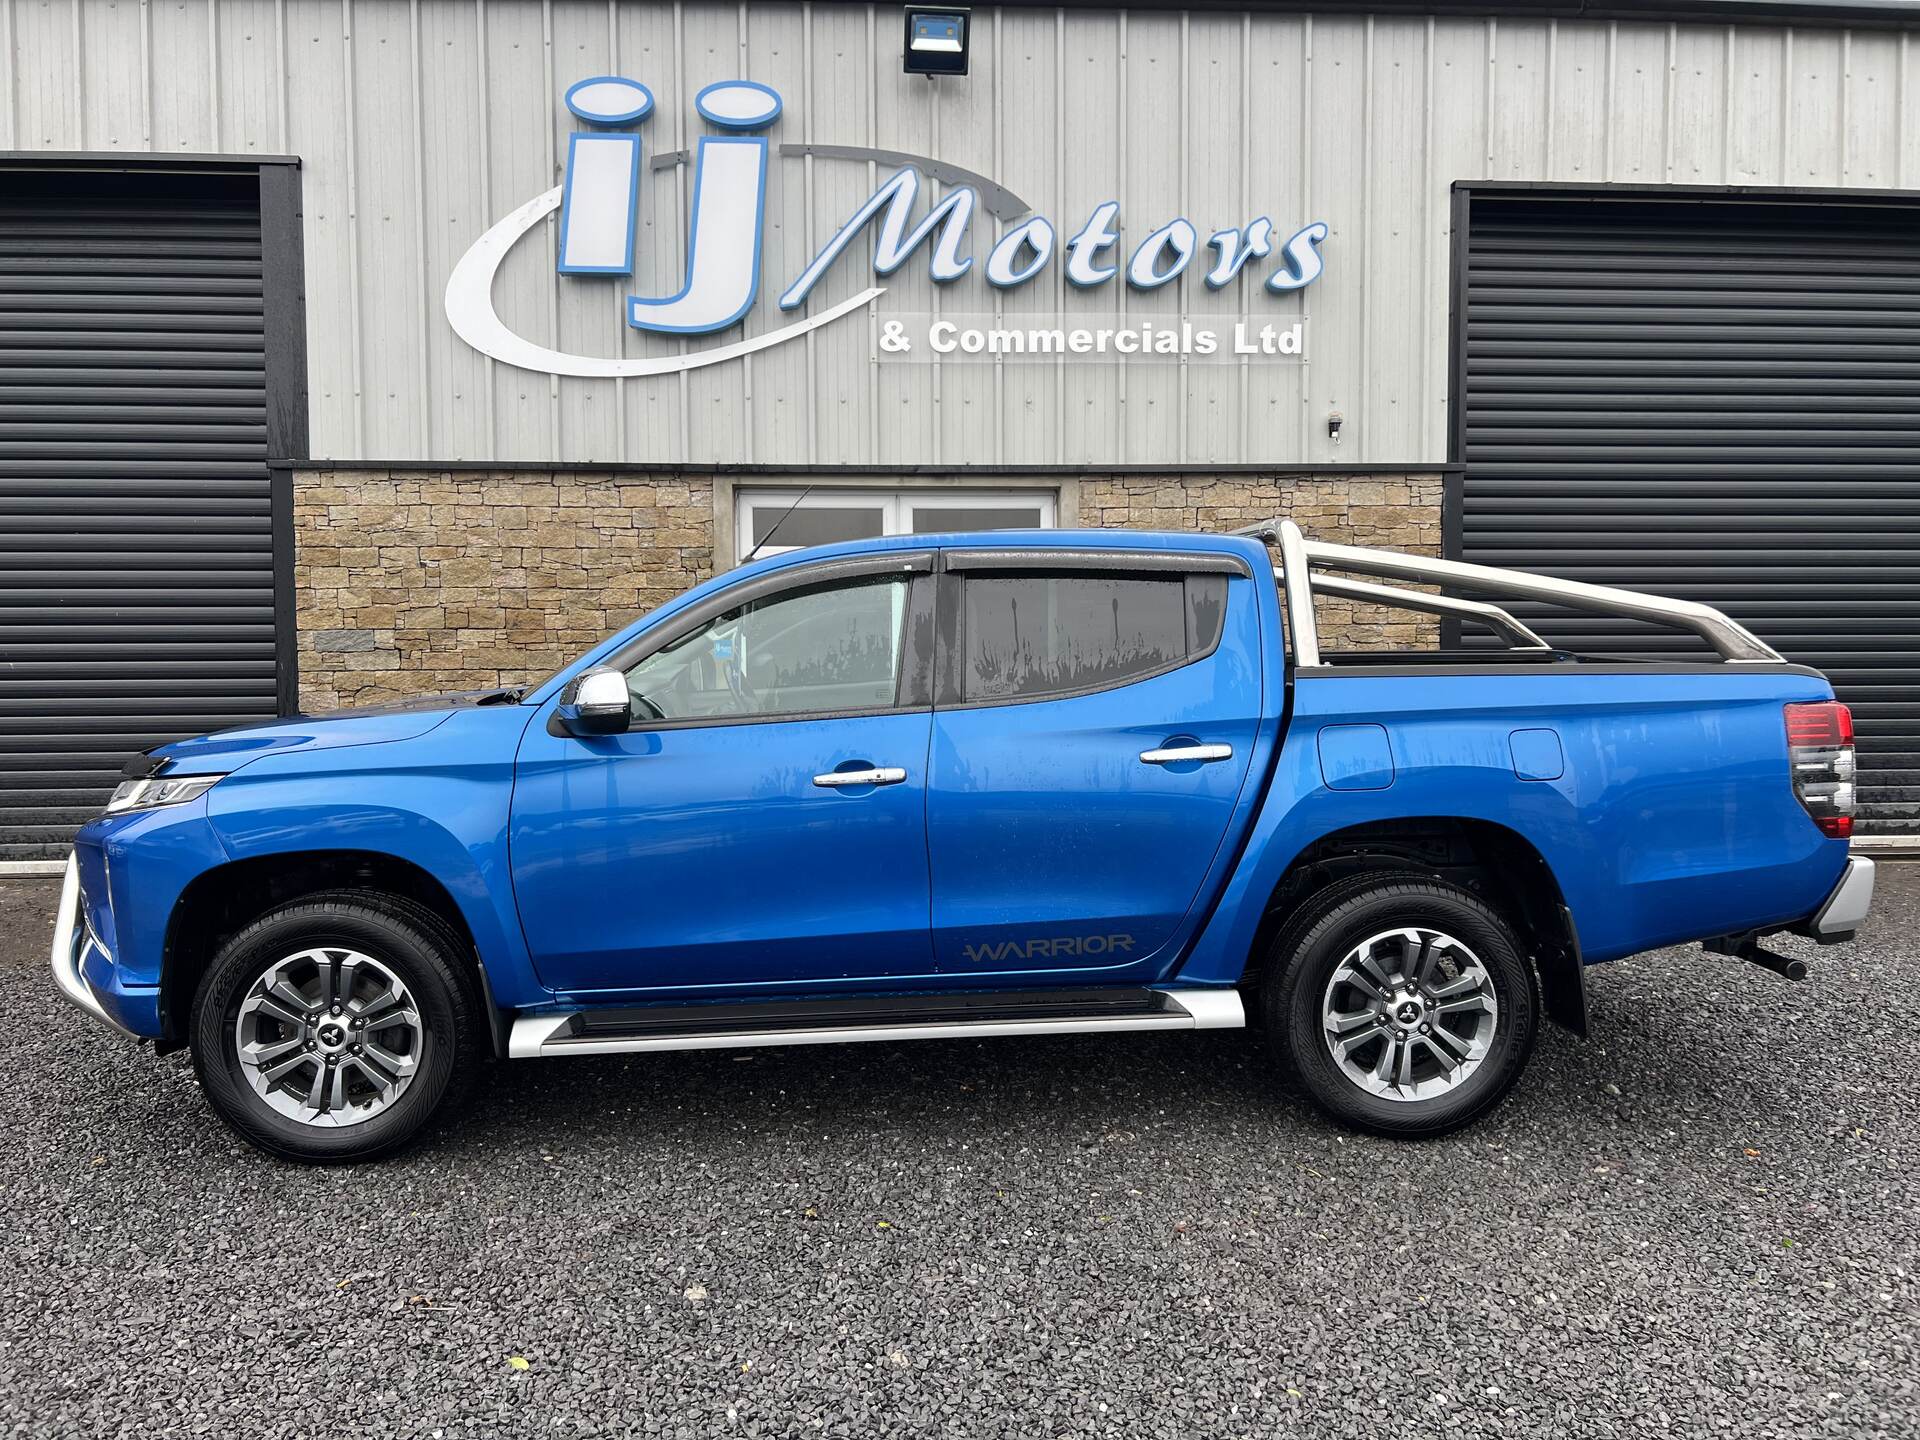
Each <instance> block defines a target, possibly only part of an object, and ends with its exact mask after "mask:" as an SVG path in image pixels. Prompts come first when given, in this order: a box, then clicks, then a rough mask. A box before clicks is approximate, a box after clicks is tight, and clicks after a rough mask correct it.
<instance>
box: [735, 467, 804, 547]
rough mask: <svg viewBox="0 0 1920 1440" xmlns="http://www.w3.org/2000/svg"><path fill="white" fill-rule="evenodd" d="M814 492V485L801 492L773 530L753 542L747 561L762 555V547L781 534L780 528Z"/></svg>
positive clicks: (775, 522)
mask: <svg viewBox="0 0 1920 1440" xmlns="http://www.w3.org/2000/svg"><path fill="white" fill-rule="evenodd" d="M813 492H814V486H812V485H809V486H807V488H806V489H804V490H802V491H801V492H800V497H799V499H797V500H795V501H794V502H793V503H792V504H791V505H789V506H787V508H786V510H785V511H784V512H782V514H781V516H780V518H779V519H778V520H776V521H774V522H773V528H772V529H771V530H769V531H767V533H766V534H764V535H762V536H761V537H760V538H759V539H758V540H756V541H754V542H753V548H752V549H751V550H749V551H747V560H751V559H753V557H754V556H756V555H758V554H759V553H760V547H761V546H762V545H764V544H766V543H767V542H768V541H769V540H771V539H773V537H774V536H776V535H778V534H779V533H780V527H781V526H782V525H784V524H786V523H787V516H789V515H791V514H793V512H794V511H796V510H798V509H799V508H800V501H801V500H804V499H806V498H807V496H809V495H811V494H812V493H813ZM747 560H742V561H741V562H740V563H741V564H742V565H744V564H746V563H747Z"/></svg>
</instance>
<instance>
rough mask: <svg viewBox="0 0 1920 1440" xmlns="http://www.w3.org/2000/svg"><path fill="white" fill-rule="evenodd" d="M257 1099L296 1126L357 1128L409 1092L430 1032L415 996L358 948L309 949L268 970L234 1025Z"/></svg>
mask: <svg viewBox="0 0 1920 1440" xmlns="http://www.w3.org/2000/svg"><path fill="white" fill-rule="evenodd" d="M233 1041H234V1048H235V1053H236V1054H237V1056H238V1058H239V1061H240V1069H241V1072H242V1073H243V1074H244V1075H245V1076H246V1078H247V1082H248V1083H249V1084H250V1085H252V1087H253V1090H254V1093H255V1094H256V1095H258V1096H259V1097H260V1098H261V1099H262V1100H264V1101H265V1102H266V1103H267V1104H268V1105H270V1106H272V1107H273V1108H274V1109H275V1110H276V1111H278V1112H279V1113H280V1114H282V1115H285V1116H286V1117H288V1118H289V1119H292V1120H296V1121H298V1122H300V1123H301V1124H303V1125H314V1126H329V1127H340V1126H346V1125H358V1124H360V1123H362V1122H363V1121H366V1120H370V1119H372V1118H373V1117H374V1116H376V1115H379V1114H381V1113H382V1112H383V1111H385V1110H386V1109H387V1108H388V1107H390V1106H391V1105H392V1104H393V1103H394V1102H395V1101H396V1100H398V1099H399V1098H400V1097H401V1096H402V1095H403V1094H405V1093H406V1090H407V1087H408V1086H409V1085H411V1084H412V1083H413V1078H414V1076H415V1075H417V1074H418V1073H419V1071H420V1062H421V1060H422V1058H423V1057H424V1056H425V1053H426V1046H427V1031H426V1028H425V1026H424V1025H423V1024H422V1023H421V1019H420V1010H419V1007H418V1006H417V1005H416V1004H415V1003H414V998H413V993H412V992H411V991H410V990H408V988H407V986H406V983H405V982H404V981H402V980H401V979H400V977H399V976H398V975H397V974H395V973H394V971H393V970H392V969H391V968H390V967H388V966H387V965H385V964H383V963H382V962H380V961H379V960H376V959H374V958H373V957H372V956H370V955H366V954H363V953H361V952H360V951H358V950H352V949H347V948H344V947H336V946H316V947H314V948H312V949H307V950H300V951H297V952H295V953H294V954H291V955H288V956H286V957H285V958H284V959H281V960H277V961H275V962H274V963H273V964H271V965H269V966H268V967H267V968H266V969H265V970H264V971H262V972H261V973H260V975H259V976H258V977H257V978H256V979H255V980H254V982H253V984H252V985H251V986H250V987H248V990H247V993H246V996H245V998H244V999H242V1000H241V1002H240V1012H239V1015H238V1017H237V1018H236V1019H235V1021H234V1027H233Z"/></svg>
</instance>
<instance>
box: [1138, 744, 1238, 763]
mask: <svg viewBox="0 0 1920 1440" xmlns="http://www.w3.org/2000/svg"><path fill="white" fill-rule="evenodd" d="M1140 758H1141V759H1142V760H1143V761H1145V762H1146V763H1147V764H1149V765H1178V764H1180V763H1181V762H1183V761H1193V760H1197V761H1200V762H1201V763H1202V764H1205V763H1206V762H1207V761H1210V760H1231V759H1232V758H1233V746H1231V745H1176V746H1174V747H1173V748H1172V749H1171V750H1142V751H1141V752H1140Z"/></svg>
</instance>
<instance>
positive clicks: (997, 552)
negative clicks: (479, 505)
mask: <svg viewBox="0 0 1920 1440" xmlns="http://www.w3.org/2000/svg"><path fill="white" fill-rule="evenodd" d="M1268 541H1271V542H1272V543H1273V545H1274V546H1275V547H1276V548H1277V551H1278V554H1277V559H1278V562H1279V563H1278V564H1277V565H1276V563H1275V560H1276V556H1275V554H1274V553H1273V552H1271V551H1270V550H1269V549H1268V546H1267V542H1268ZM1357 577H1368V578H1357ZM1382 581H1388V582H1391V581H1399V582H1403V583H1401V584H1399V585H1395V584H1391V583H1386V584H1383V583H1380V582H1382ZM1405 582H1414V583H1420V582H1424V583H1426V584H1429V585H1437V586H1439V587H1442V593H1429V592H1428V591H1425V590H1419V589H1411V588H1407V585H1406V583H1405ZM1499 593H1505V594H1507V595H1509V596H1512V597H1516V598H1518V599H1521V600H1525V601H1529V602H1542V601H1545V602H1556V603H1558V604H1561V605H1565V606H1571V607H1573V608H1576V609H1583V610H1587V611H1599V612H1605V613H1609V614H1613V615H1616V616H1619V615H1625V616H1631V617H1633V618H1635V619H1637V620H1644V621H1652V622H1657V623H1661V624H1665V625H1668V626H1672V627H1677V628H1678V629H1680V630H1683V631H1689V632H1691V633H1692V634H1693V635H1694V636H1695V637H1696V638H1697V639H1698V640H1699V641H1704V642H1705V643H1704V645H1702V646H1701V658H1700V659H1699V660H1697V661H1693V660H1689V661H1684V662H1680V661H1672V660H1668V661H1645V660H1634V659H1622V658H1619V657H1608V656H1602V655H1587V654H1577V653H1571V652H1568V651H1566V650H1561V649H1555V648H1553V647H1552V646H1550V645H1548V644H1547V643H1546V642H1545V641H1543V640H1542V639H1541V638H1540V637H1539V636H1538V634H1536V633H1535V632H1534V631H1533V630H1532V629H1530V628H1529V627H1528V626H1527V625H1526V624H1525V623H1524V621H1523V620H1522V619H1520V618H1518V617H1516V615H1515V614H1514V613H1513V612H1512V611H1510V610H1508V609H1505V608H1501V607H1500V606H1498V605H1495V604H1493V603H1490V602H1489V601H1487V600H1485V599H1476V598H1467V597H1469V596H1483V595H1487V594H1499ZM1316 595H1321V596H1337V597H1341V598H1342V599H1346V600H1358V601H1364V602H1369V603H1374V604H1387V605H1395V606H1401V607H1404V608H1408V609H1413V610H1419V611H1425V612H1428V613H1434V614H1439V615H1441V616H1444V617H1447V618H1448V619H1450V620H1452V621H1453V622H1455V623H1456V624H1465V623H1473V624H1475V625H1476V626H1480V627H1484V628H1486V629H1490V630H1492V631H1493V632H1494V633H1495V635H1496V636H1497V637H1499V638H1500V639H1501V640H1503V641H1504V642H1505V647H1504V648H1498V649H1494V648H1451V649H1442V650H1439V651H1433V652H1423V653H1404V652H1403V653H1386V654H1337V653H1332V652H1331V651H1329V650H1323V649H1322V648H1321V645H1320V638H1319V634H1318V629H1317V626H1316V618H1315V597H1316ZM1709 648H1710V650H1711V652H1712V653H1711V654H1709V653H1708V651H1709ZM1852 741H1853V734H1852V724H1851V721H1850V718H1849V716H1848V712H1847V710H1846V709H1845V707H1843V706H1841V705H1839V704H1837V703H1836V702H1835V700H1834V698H1833V691H1832V689H1831V687H1830V686H1829V685H1828V683H1827V681H1826V680H1825V679H1824V678H1823V677H1822V676H1821V675H1820V674H1819V673H1818V672H1817V671H1814V670H1809V669H1806V668H1804V667H1802V666H1799V665H1793V664H1788V663H1786V662H1785V661H1783V660H1782V659H1781V658H1780V656H1779V655H1777V654H1776V653H1775V652H1774V651H1773V650H1771V649H1770V648H1768V646H1767V645H1765V644H1764V643H1763V642H1761V641H1760V640H1759V639H1757V638H1756V637H1754V636H1753V635H1752V634H1750V633H1749V632H1748V631H1746V630H1744V629H1742V628H1741V627H1740V626H1738V625H1736V624H1734V623H1733V622H1732V621H1730V620H1729V619H1728V618H1727V617H1726V616H1724V615H1722V614H1721V613H1720V612H1718V611H1716V610H1713V609H1710V608H1708V607H1706V606H1703V605H1699V604H1694V603H1691V602H1687V601H1679V600H1662V599H1658V598H1656V597H1653V596H1648V595H1642V594H1638V593H1635V592H1631V591H1625V590H1614V589H1608V588H1605V587H1599V586H1592V585H1584V584H1578V583H1575V582H1571V581H1564V580H1553V579H1548V578H1544V577H1540V576H1534V575H1527V574H1523V573H1520V572H1516V571H1509V570H1496V569H1490V568H1485V567H1480V566H1473V565H1464V564H1459V563H1456V562H1448V561H1438V560H1429V559H1422V558H1417V557H1413V556H1405V555H1399V554H1395V553H1392V552H1388V551H1380V550H1364V549H1356V548H1351V547H1346V546H1339V545H1332V544H1319V543H1314V542H1310V541H1308V540H1306V539H1305V538H1304V537H1303V536H1302V535H1301V534H1300V532H1299V531H1298V529H1296V528H1295V527H1294V526H1293V525H1292V524H1291V523H1286V522H1283V523H1280V524H1277V525H1274V526H1271V527H1266V528H1265V529H1264V530H1263V531H1262V532H1261V533H1249V534H1241V535H1204V534H1178V535H1172V534H1142V533H1121V532H1112V531H1099V532H1085V531H1082V532H1075V531H1043V532H1017V533H1015V532H994V533H986V534H968V535H948V536H901V537H893V538H889V539H882V540H871V541H861V542H856V543H850V544H842V545H834V546H829V547H825V548H821V549H813V550H802V551H796V552H792V553H788V554H783V555H779V556H776V557H773V558H770V559H767V560H763V561H760V562H758V563H752V564H748V565H746V566H744V567H743V568H741V569H737V570H734V571H732V572H730V573H728V574H725V575H721V576H718V577H717V578H715V579H713V580H711V581H709V582H707V583H706V584H703V585H700V586H698V587H696V588H695V589H693V590H690V591H688V592H687V593H686V594H684V595H682V596H680V597H679V598H678V599H676V600H673V601H671V602H669V603H668V604H666V605H663V606H661V607H660V608H659V609H658V610H656V611H654V612H653V613H652V614H649V615H647V616H645V617H644V618H642V619H640V620H639V621H637V622H635V623H634V624H633V625H631V626H630V627H628V628H627V629H625V630H623V631H621V632H620V633H619V634H617V635H615V636H613V637H612V638H611V639H609V640H607V641H606V642H605V643H604V644H602V645H600V646H598V647H597V648H595V649H593V650H592V651H591V652H589V653H588V654H586V655H584V656H582V657H581V658H580V659H579V660H578V661H576V662H575V663H574V664H571V665H569V666H568V667H566V668H565V669H564V670H562V671H560V673H558V674H557V675H554V676H553V677H552V678H551V679H548V680H546V681H544V682H542V683H540V684H536V685H530V686H526V687H523V688H518V689H506V690H496V691H491V692H487V693H481V694H473V695H461V696H442V697H439V698H435V699H429V700H422V701H419V702H417V703H413V704H402V705H392V706H384V707H380V708H376V709H367V710H358V711H349V712H345V713H341V714H335V715H318V716H295V717H293V718H291V719H287V720H282V721H278V722H275V723H271V724H260V725H250V726H245V727H242V728H239V729H234V730H226V731H222V732H220V733H218V734H215V735H211V736H208V737H205V738H202V739H194V740H183V741H180V742H178V743H174V744H168V745H162V746H160V747H159V748H157V749H155V750H154V751H152V752H151V753H150V754H148V755H145V756H142V757H140V758H139V759H137V760H135V761H134V762H133V763H132V764H131V765H130V766H129V767H128V770H127V778H126V781H125V783H124V784H123V785H121V786H120V788H119V789H118V790H117V791H116V792H115V793H114V796H113V799H112V801H111V802H110V803H109V805H108V806H107V809H106V813H104V814H103V815H101V816H100V817H99V818H98V819H96V820H94V821H93V822H91V823H90V824H88V825H87V826H86V827H85V828H84V829H82V830H81V831H80V833H79V836H78V838H77V840H76V842H75V845H74V851H73V857H72V860H71V862H70V864H69V865H68V867H67V875H66V881H65V885H64V888H63V890H62V893H61V898H60V904H59V916H58V921H57V925H56V933H55V939H54V949H53V957H52V959H53V969H54V973H55V976H56V978H57V980H58V982H59V985H60V987H61V989H62V990H63V991H65V993H66V995H67V996H68V997H69V998H70V999H71V1000H73V1001H74V1003H76V1004H77V1005H79V1006H80V1007H81V1008H82V1009H84V1010H86V1011H88V1012H89V1013H90V1014H92V1015H93V1016H95V1017H97V1018H98V1019H100V1020H102V1021H104V1022H106V1023H107V1024H109V1025H112V1026H115V1027H117V1028H118V1029H120V1030H122V1031H125V1032H127V1033H128V1034H130V1035H135V1036H143V1037H147V1038H149V1039H151V1040H154V1041H156V1042H157V1043H158V1045H159V1047H160V1048H161V1049H163V1050H168V1049H175V1048H178V1047H182V1046H191V1047H192V1051H193V1063H194V1065H195V1067H196V1069H197V1071H198V1073H199V1076H200V1079H201V1082H202V1086H203V1088H204V1090H205V1093H206V1096H207V1098H208V1100H209V1101H210V1102H211V1103H212V1105H213V1107H214V1109H215V1110H217V1111H218V1112H219V1113H220V1114H221V1115H222V1116H223V1117H224V1118H225V1119H226V1120H227V1121H228V1122H229V1123H230V1124H231V1125H232V1126H233V1127H234V1128H235V1129H236V1130H237V1131H238V1132H239V1133H240V1134H241V1135H243V1136H245V1137H246V1138H247V1139H248V1140H250V1141H251V1142H253V1143H254V1144H255V1145H257V1146H259V1147H260V1148H262V1149H264V1150H267V1151H270V1152H272V1153H274V1154H276V1155H281V1156H287V1157H293V1158H297V1159H301V1160H311V1161H342V1160H354V1159H363V1158H367V1157H370V1156H374V1155H378V1154H381V1153H384V1152H388V1151H391V1150H393V1149H394V1148H396V1147H397V1146H400V1145H401V1144H403V1143H404V1142H406V1141H407V1140H408V1139H410V1138H411V1137H413V1136H414V1135H416V1134H418V1133H419V1131H420V1130H421V1129H422V1127H424V1126H426V1125H427V1124H428V1123H429V1122H430V1121H431V1120H433V1119H434V1117H435V1116H437V1115H440V1114H442V1113H443V1112H445V1111H447V1110H448V1109H449V1108H450V1107H451V1106H453V1105H454V1104H455V1102H456V1101H457V1100H458V1099H459V1098H460V1095H461V1093H462V1091H463V1090H464V1089H465V1088H466V1086H467V1083H468V1081H469V1080H470V1079H471V1077H472V1076H473V1074H474V1072H475V1070H476V1068H477V1067H478V1066H479V1065H481V1064H482V1063H483V1062H485V1061H486V1060H487V1059H488V1058H489V1057H498V1058H521V1057H533V1056H580V1055H609V1054H625V1053H632V1052H639V1051H656V1050H678V1049H694V1048H701V1047H726V1046H753V1045H795V1044H826V1043H835V1042H844V1041H856V1040H908V1039H921V1038H939V1037H943V1036H946V1037H954V1036H959V1037H980V1036H989V1035H1036V1034H1051V1033H1061V1032H1096V1031H1110V1032H1133V1031H1147V1030H1182V1029H1212V1028H1221V1027H1231V1026H1240V1025H1246V1024H1249V1023H1253V1024H1256V1025H1258V1026H1259V1028H1260V1029H1261V1030H1262V1031H1263V1032H1264V1039H1265V1044H1266V1047H1267V1050H1268V1051H1269V1053H1270V1054H1271V1056H1272V1061H1273V1064H1274V1065H1275V1067H1276V1068H1277V1069H1278V1070H1279V1071H1280V1072H1282V1073H1283V1074H1284V1075H1286V1076H1287V1077H1289V1078H1290V1080H1291V1081H1292V1082H1293V1083H1294V1084H1296V1085H1297V1086H1298V1087H1299V1088H1300V1089H1302V1090H1304V1092H1305V1093H1306V1094H1307V1095H1308V1096H1309V1097H1311V1098H1312V1099H1313V1100H1314V1101H1316V1102H1317V1103H1318V1104H1319V1105H1320V1106H1321V1107H1322V1108H1323V1109H1324V1110H1326V1111H1327V1112H1329V1113H1330V1114H1331V1115H1332V1116H1334V1117H1336V1118H1337V1119H1339V1120H1341V1121H1343V1122H1346V1123H1348V1124H1351V1125H1355V1126H1360V1127H1364V1128H1366V1129H1369V1130H1373V1131H1376V1132H1380V1133H1384V1134H1388V1135H1400V1136H1416V1135H1431V1134H1435V1133H1439V1132H1442V1131H1446V1130H1449V1129H1452V1128H1454V1127H1457V1126H1460V1125H1463V1124H1466V1123H1467V1122H1469V1121H1471V1120H1473V1119H1474V1118H1475V1117H1477V1116H1479V1115H1481V1114H1483V1113H1484V1112H1485V1111H1486V1110H1487V1109H1488V1108H1489V1107H1491V1106H1492V1105H1494V1104H1495V1103H1496V1102H1497V1101H1498V1100H1499V1099H1500V1098H1501V1096H1502V1095H1503V1094H1505V1092H1506V1091H1507V1090H1508V1089H1509V1087H1511V1086H1512V1085H1513V1083H1514V1080H1515V1078H1516V1077H1517V1076H1518V1075H1519V1074H1520V1071H1521V1068H1522V1066H1524V1065H1525V1063H1526V1060H1527V1056H1528V1052H1529V1051H1530V1050H1531V1049H1532V1047H1533V1043H1534V1037H1535V1032H1536V1029H1537V1027H1538V1025H1539V1024H1540V1023H1541V1020H1542V1018H1543V1017H1544V1018H1545V1019H1550V1020H1553V1021H1556V1022H1558V1023H1561V1024H1564V1025H1567V1026H1569V1027H1572V1028H1573V1029H1575V1030H1576V1031H1584V1027H1585V1023H1586V1018H1585V1017H1586V1010H1585V990H1584V982H1583V978H1582V977H1583V974H1584V967H1585V966H1588V965H1593V964H1597V963H1600V962H1602V961H1607V960H1614V959H1618V958H1620V957H1621V956H1624V955H1631V954H1633V953H1635V952H1636V951H1643V950H1648V949H1652V948H1654V947H1657V946H1666V945H1672V944H1675V943H1678V942H1681V941H1691V940H1702V941H1705V942H1706V943H1707V945H1708V946H1709V948H1713V949H1717V950H1719V951H1722V952H1724V953H1727V954H1732V955H1738V956H1742V957H1745V958H1747V959H1750V960H1753V961H1755V962H1757V963H1760V964H1763V965H1766V966H1768V967H1770V968H1772V969H1775V970H1777V971H1780V972H1781V973H1783V974H1787V975H1789V976H1790V977H1791V978H1799V976H1800V974H1802V973H1804V970H1805V961H1804V960H1802V959H1797V958H1794V959H1790V958H1788V957H1785V956H1782V955H1780V954H1778V953H1777V952H1775V951H1772V950H1769V949H1767V948H1765V946H1763V945H1762V943H1761V942H1762V941H1763V940H1765V939H1766V938H1767V937H1768V936H1769V935H1770V934H1771V933H1773V932H1780V931H1787V932H1791V933H1794V934H1797V935H1801V936H1807V937H1810V938H1811V939H1813V940H1815V941H1819V942H1822V943H1826V942H1836V941H1843V940H1846V939H1847V938H1849V937H1850V936H1851V935H1852V934H1853V933H1854V931H1855V930H1856V929H1857V928H1858V927H1859V925H1860V923H1861V921H1862V919H1863V918H1864V916H1865V915H1866V913H1867V908H1868V904H1869V901H1870V899H1871V895H1872V889H1873V865H1872V862H1871V861H1869V860H1867V859H1864V858H1862V857H1859V856H1853V855H1850V854H1849V852H1848V839H1847V837H1848V835H1849V833H1850V831H1851V827H1852V810H1853V804H1854V800H1853V766H1854V753H1853V744H1852Z"/></svg>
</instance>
